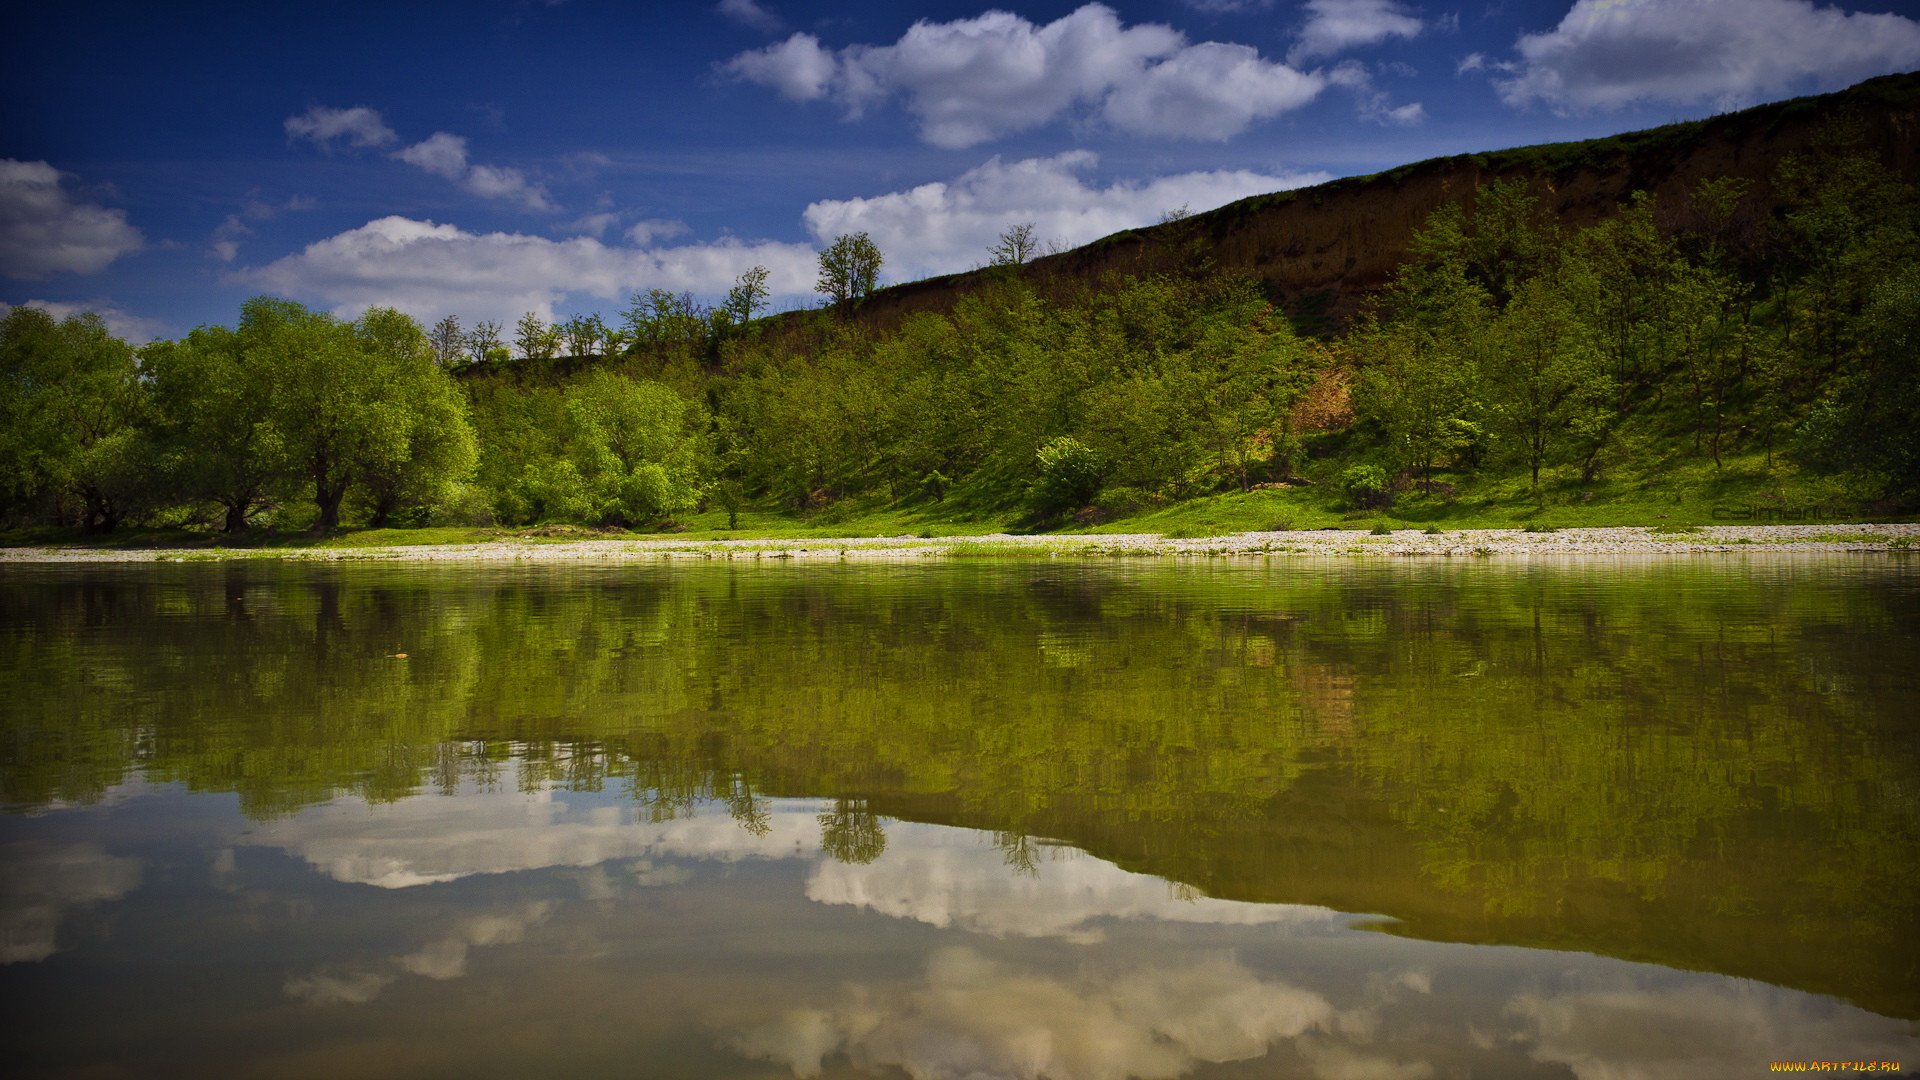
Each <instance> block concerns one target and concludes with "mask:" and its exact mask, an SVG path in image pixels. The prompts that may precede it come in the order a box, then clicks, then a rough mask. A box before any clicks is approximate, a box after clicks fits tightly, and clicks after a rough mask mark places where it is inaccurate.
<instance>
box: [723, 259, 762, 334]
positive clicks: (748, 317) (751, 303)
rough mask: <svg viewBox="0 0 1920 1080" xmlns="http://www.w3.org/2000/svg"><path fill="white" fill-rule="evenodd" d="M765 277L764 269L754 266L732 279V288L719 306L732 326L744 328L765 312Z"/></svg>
mask: <svg viewBox="0 0 1920 1080" xmlns="http://www.w3.org/2000/svg"><path fill="white" fill-rule="evenodd" d="M767 277H768V273H767V268H766V267H764V266H755V267H754V268H753V269H751V270H748V271H747V272H745V273H743V274H741V275H740V276H739V277H737V278H735V279H734V282H733V288H731V289H728V290H727V299H726V302H725V303H723V304H721V305H720V310H721V311H722V312H724V313H725V314H726V316H727V319H728V320H729V321H730V322H731V323H732V324H733V325H735V326H745V325H746V324H748V323H750V322H752V321H753V320H754V318H755V317H756V316H758V315H759V314H760V312H762V311H765V310H766V307H767V297H768V295H769V294H768V291H767Z"/></svg>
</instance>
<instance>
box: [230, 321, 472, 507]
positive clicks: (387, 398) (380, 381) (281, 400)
mask: <svg viewBox="0 0 1920 1080" xmlns="http://www.w3.org/2000/svg"><path fill="white" fill-rule="evenodd" d="M239 332H240V333H241V334H242V335H243V336H245V337H247V338H248V339H249V341H250V342H251V343H252V344H251V346H250V347H249V349H248V351H247V359H248V362H249V363H252V364H257V365H259V366H261V367H262V368H264V369H265V370H266V372H267V373H268V377H269V379H270V382H271V385H272V386H273V387H274V392H273V397H272V407H271V409H270V410H269V413H268V422H269V423H271V424H272V425H273V426H274V428H275V430H276V431H277V432H278V433H279V436H280V438H281V439H282V441H283V445H284V452H285V454H286V460H287V465H288V470H289V472H290V473H292V474H293V475H295V476H297V477H299V478H300V480H301V482H302V483H303V484H305V485H306V486H307V488H308V490H309V491H310V492H311V493H312V499H313V504H314V509H315V520H314V528H315V529H316V530H318V531H322V532H324V531H328V530H332V529H335V528H338V527H339V525H340V506H341V503H342V501H343V500H344V499H345V498H346V496H347V493H348V491H349V490H350V489H351V488H353V486H354V485H355V484H356V482H363V481H364V480H365V479H366V478H367V477H369V476H372V475H376V474H378V475H389V476H391V475H401V474H404V473H405V472H406V470H407V463H408V462H410V461H415V460H419V461H421V462H428V461H431V462H438V463H440V464H443V465H457V464H458V461H459V456H458V455H457V454H456V455H454V456H452V457H447V456H440V455H433V454H427V455H424V456H422V457H419V458H417V459H416V446H415V444H416V435H418V436H419V437H420V438H423V439H424V438H428V437H429V434H430V433H428V432H426V431H425V427H424V425H426V424H428V423H430V422H432V423H447V424H456V426H457V423H456V420H457V418H456V417H454V416H450V415H448V414H447V413H446V412H445V411H444V410H436V409H435V408H433V402H436V401H441V400H444V399H443V398H442V397H441V395H440V394H439V393H437V392H435V393H431V394H428V396H427V397H425V398H423V397H422V395H423V393H426V392H427V391H429V390H432V389H433V388H434V387H436V386H445V385H447V384H446V383H444V382H442V383H436V382H434V380H436V379H438V380H448V379H450V376H448V375H447V374H446V373H445V372H444V371H443V370H438V369H437V365H436V364H435V363H434V362H433V361H434V354H433V349H432V346H431V343H430V342H424V343H423V342H422V340H421V338H420V333H419V328H418V327H417V326H415V325H414V324H413V323H412V320H410V319H406V317H405V316H402V315H399V314H398V313H395V312H391V311H385V310H383V309H374V310H373V311H371V312H369V313H368V315H367V317H366V318H364V319H362V320H361V321H360V322H359V323H357V324H349V323H342V322H340V321H338V320H336V319H334V318H332V317H330V316H328V315H325V314H321V313H318V312H313V311H308V310H307V309H306V308H305V307H302V306H301V305H300V304H297V303H295V302H293V301H291V300H279V299H274V298H271V297H256V298H255V299H252V300H249V301H247V303H246V304H245V305H243V306H242V308H241V313H240V331H239ZM423 345H424V347H423ZM409 482H411V481H409Z"/></svg>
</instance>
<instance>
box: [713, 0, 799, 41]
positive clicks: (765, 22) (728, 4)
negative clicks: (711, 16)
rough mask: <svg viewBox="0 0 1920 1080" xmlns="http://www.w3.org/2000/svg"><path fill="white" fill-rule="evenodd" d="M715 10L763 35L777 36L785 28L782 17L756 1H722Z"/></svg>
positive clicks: (716, 5)
mask: <svg viewBox="0 0 1920 1080" xmlns="http://www.w3.org/2000/svg"><path fill="white" fill-rule="evenodd" d="M714 10H715V11H718V12H719V13H720V14H722V15H725V16H726V17H727V18H729V19H732V20H733V21H734V22H737V23H739V24H740V25H741V26H744V27H747V28H748V29H750V30H758V31H760V32H761V33H763V34H777V33H779V32H780V30H781V28H782V26H783V24H782V23H781V21H780V16H778V15H775V14H774V13H773V12H772V11H770V10H768V9H767V7H766V6H765V5H762V4H758V3H755V2H754V0H720V2H719V3H718V4H715V5H714Z"/></svg>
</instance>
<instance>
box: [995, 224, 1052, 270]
mask: <svg viewBox="0 0 1920 1080" xmlns="http://www.w3.org/2000/svg"><path fill="white" fill-rule="evenodd" d="M1039 252H1040V240H1039V238H1038V237H1037V236H1035V234H1034V224H1033V222H1031V221H1027V222H1022V223H1021V224H1018V225H1010V226H1008V227H1007V231H1005V232H1003V233H1001V234H1000V238H999V239H998V240H996V241H994V243H993V246H992V247H990V248H988V249H987V254H988V256H989V260H988V261H989V265H992V266H1019V265H1021V264H1023V263H1025V262H1026V261H1027V260H1029V259H1031V258H1033V257H1034V256H1035V255H1037V254H1039Z"/></svg>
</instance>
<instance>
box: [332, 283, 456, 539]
mask: <svg viewBox="0 0 1920 1080" xmlns="http://www.w3.org/2000/svg"><path fill="white" fill-rule="evenodd" d="M354 330H355V337H356V339H357V344H358V345H359V347H360V348H362V349H363V350H365V351H366V352H368V353H370V354H372V356H373V358H374V366H375V368H376V370H377V372H378V374H377V376H376V377H378V378H380V379H382V380H384V381H385V383H386V386H385V388H384V389H385V390H386V391H387V393H388V394H389V395H390V396H391V397H392V399H394V400H395V401H397V402H399V403H400V405H401V406H402V407H401V409H400V410H399V415H398V417H397V418H396V419H395V420H394V421H393V422H394V423H397V424H398V425H400V427H401V431H400V432H399V438H400V440H401V442H400V445H397V446H391V447H385V446H383V448H382V450H383V452H380V453H371V454H368V455H367V457H366V460H365V461H364V463H363V465H362V468H361V472H360V476H359V478H358V480H359V492H358V495H359V498H360V500H361V502H363V503H364V504H365V507H366V511H367V524H369V525H371V526H373V527H375V528H379V527H381V526H384V525H387V524H390V523H392V522H393V521H394V519H395V517H396V516H397V515H402V514H405V513H408V512H413V513H415V514H425V513H427V512H429V511H431V510H432V509H434V508H435V507H438V506H441V505H443V504H445V503H446V502H447V501H448V500H449V496H450V494H451V492H452V491H453V490H454V489H455V487H456V486H457V485H460V484H464V483H465V482H466V480H467V479H469V478H470V477H471V476H472V475H473V470H474V463H475V458H476V455H477V451H476V448H475V445H474V434H473V425H472V423H471V422H470V421H469V419H468V410H467V399H466V396H465V395H464V394H462V393H461V392H460V388H459V387H458V386H456V385H455V384H454V382H453V380H451V379H449V378H447V376H446V374H445V373H444V372H443V371H441V370H440V368H439V367H438V366H437V365H436V364H435V363H434V362H433V347H432V345H431V344H430V343H429V342H428V340H427V338H426V335H424V334H422V333H421V331H420V327H419V325H418V324H417V323H415V322H414V321H413V320H412V319H410V318H408V317H407V316H405V315H403V314H401V313H400V312H398V311H394V310H393V309H391V308H374V309H373V310H371V311H369V312H367V313H366V314H365V315H364V316H362V317H361V318H360V321H359V323H358V324H356V325H355V327H354Z"/></svg>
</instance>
